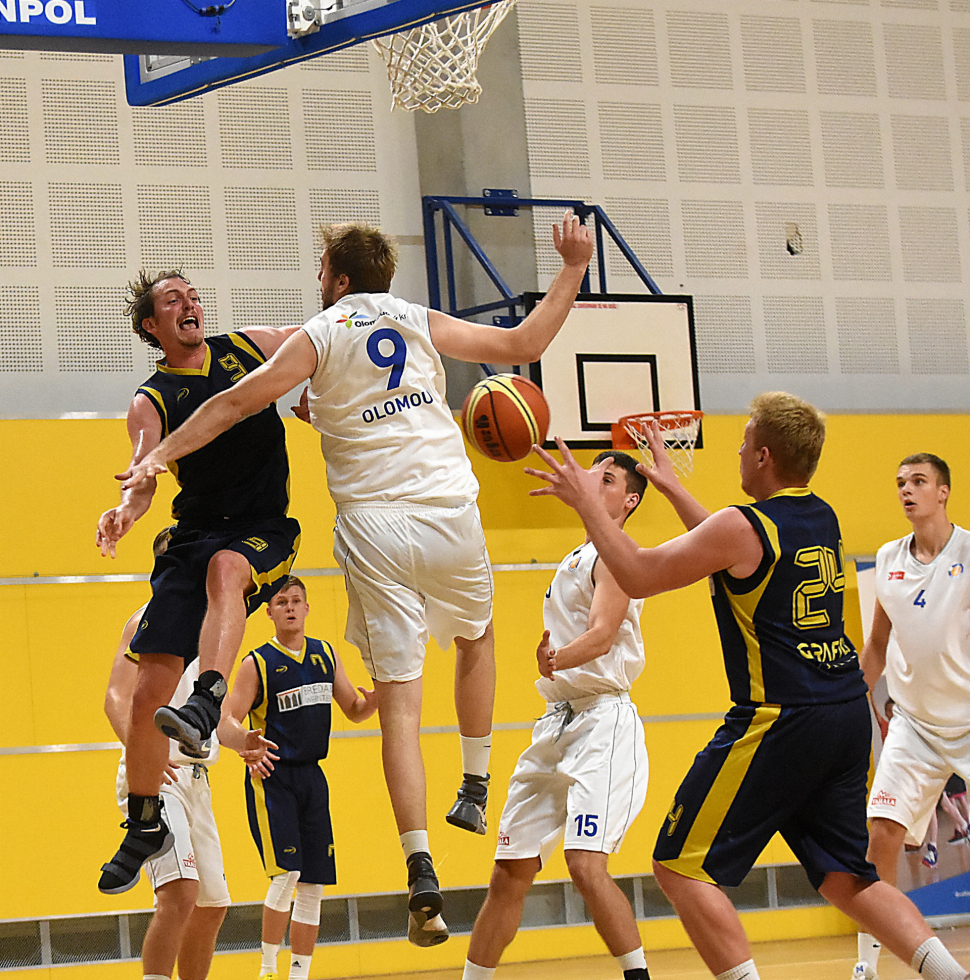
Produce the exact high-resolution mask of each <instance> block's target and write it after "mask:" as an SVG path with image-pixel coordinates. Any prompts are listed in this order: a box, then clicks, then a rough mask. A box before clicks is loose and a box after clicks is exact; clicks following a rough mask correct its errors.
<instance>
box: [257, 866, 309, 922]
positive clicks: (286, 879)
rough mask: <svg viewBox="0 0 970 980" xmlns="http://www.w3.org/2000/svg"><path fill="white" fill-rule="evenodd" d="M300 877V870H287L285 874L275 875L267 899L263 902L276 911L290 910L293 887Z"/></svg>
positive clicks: (270, 883) (271, 880)
mask: <svg viewBox="0 0 970 980" xmlns="http://www.w3.org/2000/svg"><path fill="white" fill-rule="evenodd" d="M299 879H300V872H299V871H285V872H284V873H283V874H280V875H275V876H274V877H273V878H271V879H270V882H269V890H268V891H267V892H266V901H265V902H264V903H263V904H264V905H265V906H266V907H267V908H271V909H273V910H274V911H276V912H289V911H290V902H291V901H292V900H293V889H294V888H295V887H296V883H297V881H299Z"/></svg>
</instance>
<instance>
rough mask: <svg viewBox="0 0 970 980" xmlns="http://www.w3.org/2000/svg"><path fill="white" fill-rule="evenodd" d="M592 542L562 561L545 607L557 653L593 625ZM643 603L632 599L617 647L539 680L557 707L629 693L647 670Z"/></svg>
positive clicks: (538, 686) (544, 693) (540, 688)
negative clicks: (591, 614) (591, 618)
mask: <svg viewBox="0 0 970 980" xmlns="http://www.w3.org/2000/svg"><path fill="white" fill-rule="evenodd" d="M598 557H599V556H598V554H597V552H596V548H595V547H594V546H593V544H592V542H587V543H586V544H584V545H582V547H580V548H577V549H576V550H575V551H572V552H570V553H569V554H568V555H566V557H565V558H563V560H562V561H561V562H560V563H559V568H558V569H556V574H555V577H554V578H553V580H552V585H550V586H549V591H548V592H546V599H545V602H544V603H543V606H542V619H543V622H544V623H545V627H546V629H547V630H549V643H550V644H551V645H552V647H553V648H554V649H557V650H558V649H559V647H564V646H565V645H566V644H567V643H569V642H571V641H572V640H575V639H576V638H577V637H578V636H582V634H583V633H585V632H586V630H587V628H588V626H589V611H590V608H591V607H592V604H593V589H594V586H593V566H594V565H595V564H596V559H597V558H598ZM642 609H643V600H642V599H631V600H630V602H629V605H628V606H627V610H626V616H625V617H624V618H623V622H622V623H620V628H619V629H618V630H617V633H616V639H615V640H614V641H613V646H612V647H611V648H610V650H609V651H608V652H607V653H604V654H603V655H602V656H601V657H596V659H595V660H590V661H589V663H585V664H581V665H580V666H579V667H569V668H568V669H567V670H557V671H555V672H554V673H553V675H552V679H551V680H550V679H549V678H548V677H540V678H539V679H538V680H537V681H536V689H537V690H538V691H539V694H540V695H541V696H542V697H543V698H545V699H546V701H551V702H553V703H557V702H560V701H575V700H578V699H579V698H586V697H590V696H591V695H594V694H611V693H613V692H616V691H629V690H630V686H631V685H632V684H633V682H634V681H635V680H636V679H637V678H638V677H639V676H640V673H641V671H642V670H643V663H644V654H643V637H642V636H641V635H640V613H641V611H642Z"/></svg>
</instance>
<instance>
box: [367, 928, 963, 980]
mask: <svg viewBox="0 0 970 980" xmlns="http://www.w3.org/2000/svg"><path fill="white" fill-rule="evenodd" d="M937 934H938V935H939V937H940V938H941V939H942V940H943V942H944V943H945V944H946V946H947V947H948V948H949V950H950V952H952V953H953V955H954V956H955V957H956V958H957V959H958V960H959V961H960V963H961V964H962V965H963V966H966V967H967V968H968V969H970V926H962V927H960V928H958V929H942V930H939V931H938V933H937ZM754 961H755V965H756V966H757V967H758V973H759V974H760V976H761V980H850V978H851V976H852V967H853V966H854V965H855V962H856V937H855V936H854V935H852V936H826V937H822V938H818V939H791V940H785V941H777V942H770V943H758V944H756V945H755V946H754ZM647 966H648V967H649V968H650V977H651V980H710V978H711V974H710V973H709V972H708V971H707V969H706V968H705V966H704V964H703V963H702V962H701V959H700V957H699V956H698V955H697V953H695V952H694V950H693V949H671V950H660V951H655V952H650V951H648V952H647ZM457 976H458V973H457V971H456V970H441V971H436V972H430V973H398V974H395V977H394V980H445V978H447V980H456V977H457ZM916 976H918V975H917V973H916V972H915V970H912V969H911V968H910V967H909V966H908V965H904V964H902V963H900V962H899V960H897V959H896V957H895V956H893V955H892V954H891V953H889V952H886V951H883V953H882V954H881V956H880V958H879V980H909V978H912V977H916ZM495 978H496V980H619V973H618V970H617V966H616V963H615V962H614V960H613V959H612V957H610V956H591V957H586V958H580V959H564V960H554V961H548V962H544V963H510V964H508V965H505V964H502V965H500V966H499V968H498V972H497V973H496V975H495ZM362 980H389V978H387V977H373V978H370V977H368V978H362Z"/></svg>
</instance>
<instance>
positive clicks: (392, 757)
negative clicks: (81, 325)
mask: <svg viewBox="0 0 970 980" xmlns="http://www.w3.org/2000/svg"><path fill="white" fill-rule="evenodd" d="M553 243H554V245H555V247H556V250H557V251H558V252H559V254H560V256H561V257H562V260H563V267H562V269H561V270H560V272H559V274H558V275H557V276H556V278H555V280H554V281H553V283H552V285H551V286H550V287H549V290H548V291H547V293H546V295H545V297H544V299H543V301H542V302H541V303H540V304H539V305H538V306H536V308H535V309H534V310H533V311H532V312H531V313H530V314H529V315H528V316H527V317H526V318H525V319H524V320H523V321H522V322H521V323H520V324H519V325H518V326H516V327H513V328H511V329H503V328H501V327H493V326H485V325H483V324H479V323H471V322H469V321H466V320H459V319H456V318H455V317H451V316H448V315H447V314H445V313H442V312H440V311H439V310H428V309H426V308H424V307H420V306H415V305H413V304H410V303H406V302H404V301H402V300H400V299H397V298H396V297H394V296H392V295H391V294H390V293H389V292H388V289H389V288H390V284H391V279H392V277H393V275H394V268H395V263H396V250H395V247H394V245H393V243H392V242H391V241H390V240H389V239H388V238H387V237H386V236H385V235H383V234H382V233H381V232H380V231H378V230H377V229H373V228H368V227H367V226H366V225H361V224H344V225H331V226H329V227H327V228H325V229H324V244H325V248H324V252H323V255H322V257H321V260H320V274H319V279H320V291H321V295H322V299H323V304H322V305H323V312H321V313H320V314H318V315H317V316H315V317H314V318H313V319H312V320H310V321H309V322H308V323H306V324H305V325H304V327H303V329H302V330H300V331H299V332H298V333H296V334H294V336H293V337H291V338H290V340H289V341H287V342H286V343H285V344H284V345H283V346H282V347H281V348H280V349H279V351H278V352H277V353H276V354H275V355H274V356H273V357H272V358H271V359H270V360H269V361H268V362H267V363H266V364H265V365H263V366H262V367H261V368H259V369H257V370H255V371H253V372H252V373H250V374H248V375H247V376H246V377H245V378H243V379H242V380H241V381H240V382H239V383H238V384H236V385H234V386H233V388H232V390H231V391H227V392H225V396H224V397H223V396H222V395H217V396H215V397H214V398H210V399H208V400H207V401H206V402H205V404H204V406H203V407H202V408H201V409H200V410H199V411H197V412H196V413H195V414H194V415H193V416H192V417H191V418H190V419H189V420H188V421H187V422H185V423H183V424H182V425H180V426H179V427H178V428H177V429H176V430H175V431H174V432H173V433H172V435H171V436H169V437H168V438H167V439H165V440H164V441H163V442H162V443H161V444H160V445H159V446H158V447H157V448H155V449H154V450H153V451H152V452H150V453H148V454H147V455H146V456H144V457H143V458H142V460H141V461H140V462H139V463H138V464H137V465H135V466H133V467H132V468H131V470H129V471H128V473H126V474H123V476H122V479H123V480H124V481H125V482H124V483H123V488H124V487H131V486H135V485H137V484H138V483H140V482H141V481H142V480H144V479H148V478H150V477H152V476H155V475H157V474H159V473H162V472H164V471H165V469H166V466H167V463H168V462H170V461H173V460H176V459H180V458H181V457H182V456H184V455H186V454H187V453H190V452H193V451H194V450H195V449H197V448H198V447H200V446H203V445H205V444H207V443H208V442H210V441H211V440H212V439H214V438H215V437H216V436H217V435H219V434H220V433H221V432H223V431H225V430H226V429H228V428H230V427H231V426H232V425H233V424H234V422H235V421H237V420H239V419H241V418H244V417H246V416H248V415H251V414H252V413H253V412H256V411H259V410H261V408H262V407H264V406H266V405H268V404H269V403H270V402H272V401H275V399H277V398H279V397H281V396H282V395H284V394H285V393H286V392H288V391H290V390H292V389H293V388H294V387H295V386H296V385H298V384H300V383H301V382H303V381H306V380H307V379H309V381H310V396H309V403H310V405H309V407H310V412H311V415H312V420H313V424H314V426H315V427H316V428H317V429H318V430H319V431H320V433H321V437H322V438H321V448H322V451H323V455H324V459H325V460H326V463H327V481H328V484H329V486H330V491H331V493H332V495H333V497H334V500H335V501H336V503H337V527H336V532H335V545H334V554H335V556H336V558H337V560H338V561H339V563H340V566H341V568H342V569H343V570H344V576H345V582H346V586H347V596H348V600H349V607H350V611H349V616H348V621H347V638H348V639H349V640H350V641H351V642H352V643H354V644H355V645H356V646H357V647H358V648H359V649H360V651H361V653H362V655H363V658H364V662H365V664H366V666H367V669H368V671H369V672H370V674H371V676H372V677H373V678H374V682H375V687H376V690H377V696H378V704H379V709H378V710H379V717H380V724H381V733H382V736H383V738H382V758H383V764H384V778H385V781H386V783H387V788H388V793H389V795H390V798H391V805H392V807H393V810H394V817H395V820H396V823H397V828H398V833H399V834H400V835H401V844H402V846H403V848H404V853H405V857H406V859H407V863H408V889H409V899H408V907H409V910H410V911H411V912H413V913H416V914H418V915H424V916H427V917H428V918H429V919H431V918H433V917H435V916H436V915H437V914H438V913H439V912H440V911H441V906H442V903H441V894H440V892H439V890H438V880H437V877H436V876H435V873H434V866H433V864H432V861H431V855H430V848H429V844H428V831H427V813H426V802H425V798H426V793H425V772H424V764H423V762H422V759H421V746H420V740H419V730H420V722H421V671H422V666H423V661H424V652H425V644H426V642H427V640H428V637H429V634H430V635H432V636H434V637H435V639H436V640H437V641H438V643H439V644H440V645H441V646H442V647H443V648H447V647H448V646H449V645H450V644H451V642H452V641H454V643H455V647H456V649H457V659H456V668H455V709H456V713H457V715H458V728H459V731H460V733H461V737H462V764H463V769H464V779H463V781H462V785H461V789H460V790H459V792H458V799H457V801H456V803H455V805H454V806H453V807H452V809H451V811H450V812H449V814H448V817H447V819H448V820H449V822H450V823H454V824H455V825H457V826H460V827H463V828H465V829H467V830H472V831H475V832H476V833H485V802H486V796H487V785H488V759H489V750H490V745H491V725H492V705H493V702H494V695H495V660H494V649H493V638H492V625H491V618H492V610H491V607H492V579H491V570H490V567H489V564H488V555H487V553H486V550H485V539H484V535H483V533H482V529H481V523H480V521H479V517H478V508H477V504H476V497H477V492H478V485H477V483H476V481H475V478H474V475H473V473H472V469H471V464H470V462H469V460H468V457H467V455H466V454H465V448H464V443H463V440H462V437H461V432H460V430H459V428H458V425H457V423H456V422H455V420H454V417H453V416H452V413H451V411H450V410H449V408H448V405H447V403H446V401H445V397H444V392H445V377H444V370H443V367H442V364H441V357H440V355H446V356H448V357H453V358H456V359H458V360H464V361H470V362H473V363H474V362H479V363H480V362H490V363H498V364H524V363H526V362H530V361H535V360H537V359H538V358H539V357H540V356H541V355H542V353H543V351H544V350H545V349H546V347H547V346H548V345H549V343H550V342H551V340H552V339H553V337H554V336H555V335H556V333H557V332H558V330H559V328H560V327H561V326H562V324H563V323H564V322H565V319H566V316H567V314H568V313H569V311H570V309H571V308H572V305H573V301H574V300H575V298H576V293H577V292H578V290H579V288H580V286H581V285H582V281H583V277H584V275H585V273H586V268H587V266H588V264H589V260H590V258H591V256H592V252H593V239H592V236H591V234H590V231H589V229H587V228H586V227H585V226H584V225H582V224H581V223H580V221H579V218H577V217H575V216H574V215H572V214H567V215H566V216H565V218H564V219H563V223H562V226H561V228H560V227H557V226H554V227H553ZM304 394H306V393H304Z"/></svg>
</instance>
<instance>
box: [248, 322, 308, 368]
mask: <svg viewBox="0 0 970 980" xmlns="http://www.w3.org/2000/svg"><path fill="white" fill-rule="evenodd" d="M302 329H303V324H302V323H291V324H290V325H289V326H288V327H247V328H246V329H245V330H242V331H240V332H241V333H243V334H244V335H245V336H247V337H248V338H249V339H250V340H251V341H252V342H253V343H254V344H255V345H256V346H257V347H258V348H259V349H260V350H261V351H262V352H263V353H264V354H265V355H266V360H269V359H270V358H271V357H272V356H273V355H274V354H275V353H276V352H277V351H278V350H279V349H280V348H281V347H282V346H283V344H284V343H285V342H286V341H287V340H289V339H290V337H292V336H293V334H295V333H296V332H297V331H298V330H302Z"/></svg>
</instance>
